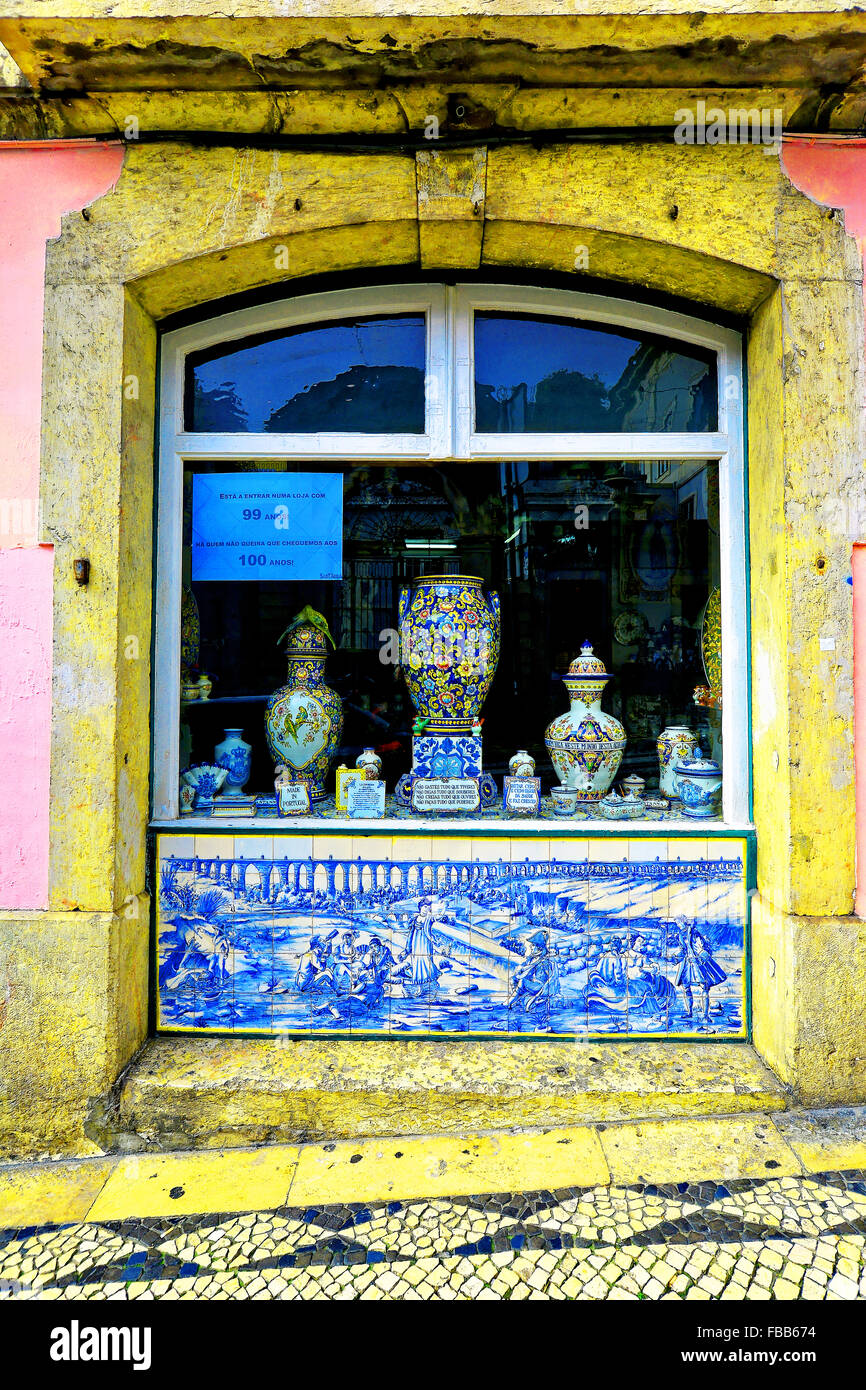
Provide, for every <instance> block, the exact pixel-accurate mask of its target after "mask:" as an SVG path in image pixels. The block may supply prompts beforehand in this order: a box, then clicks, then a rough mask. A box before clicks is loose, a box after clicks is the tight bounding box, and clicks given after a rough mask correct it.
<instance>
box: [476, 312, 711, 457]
mask: <svg viewBox="0 0 866 1390" xmlns="http://www.w3.org/2000/svg"><path fill="white" fill-rule="evenodd" d="M717 420H718V387H717V383H716V359H715V354H714V353H712V352H704V351H703V350H702V349H700V348H696V347H689V348H688V349H686V348H685V347H684V346H683V344H681V343H675V342H671V341H669V340H667V339H665V338H657V337H653V336H651V335H648V334H640V335H638V334H635V333H629V332H628V331H626V330H623V329H621V328H619V329H607V328H604V327H602V326H600V325H598V324H585V323H578V322H576V321H575V320H572V319H563V318H537V317H533V316H531V315H529V314H506V313H502V314H500V313H476V315H475V430H476V432H477V433H479V434H481V433H495V434H514V433H518V434H519V433H556V432H561V433H572V432H574V433H577V432H586V431H605V432H611V433H620V432H623V431H632V432H635V433H638V432H642V431H645V432H649V431H657V430H668V431H677V432H681V433H682V432H687V431H697V430H714V429H716V428H717Z"/></svg>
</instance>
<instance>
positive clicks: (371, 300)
mask: <svg viewBox="0 0 866 1390" xmlns="http://www.w3.org/2000/svg"><path fill="white" fill-rule="evenodd" d="M476 310H499V311H502V312H511V313H520V314H540V315H543V316H545V317H551V316H556V317H562V318H566V319H581V320H583V321H584V322H587V323H598V324H603V325H606V326H610V327H618V328H623V329H626V330H634V331H635V332H638V333H653V334H657V335H661V336H663V337H666V338H670V339H673V340H676V341H678V342H681V343H683V344H684V345H694V346H697V347H702V348H705V349H709V350H710V351H711V352H714V353H715V354H716V361H717V375H718V400H719V418H718V429H717V430H715V431H712V432H709V431H705V432H701V433H693V434H682V433H680V434H672V433H663V432H653V433H632V434H627V433H619V434H612V433H611V434H607V433H573V434H523V433H520V434H518V433H514V434H478V433H476V432H475V430H474V385H475V368H474V352H473V341H474V332H473V315H474V313H475V311H476ZM419 311H421V312H423V313H424V314H425V315H426V316H427V350H426V390H425V401H426V406H425V432H424V434H423V435H413V434H387V435H382V434H360V433H351V434H350V433H336V432H326V431H322V432H319V433H316V434H254V433H244V434H229V433H226V434H218V433H213V434H204V433H189V432H187V431H186V430H185V428H184V423H185V422H184V418H183V408H184V372H185V365H186V358H187V356H188V354H190V353H192V352H198V351H200V350H201V349H204V348H209V347H215V346H216V345H218V344H219V343H226V344H229V343H231V342H232V341H233V340H238V339H243V338H247V337H250V336H251V335H254V334H259V333H267V332H269V331H271V330H279V329H280V328H291V327H299V326H301V325H303V324H309V325H310V326H311V327H312V326H313V325H314V324H316V323H322V322H325V321H327V320H328V319H343V318H351V317H354V316H356V315H365V314H370V315H374V314H378V313H382V314H399V313H411V312H419ZM743 399H744V396H743V373H742V339H741V337H740V334H739V333H737V332H735V331H734V330H732V329H729V328H723V327H720V326H719V325H716V324H710V323H706V322H705V321H704V320H702V319H697V318H691V317H690V316H688V315H685V314H680V313H674V312H672V311H670V310H667V309H660V308H656V307H654V306H651V305H642V304H635V303H634V302H633V301H631V300H625V299H613V298H610V297H608V296H602V295H592V294H585V293H583V292H580V291H570V290H546V289H534V288H527V287H525V286H519V285H490V284H483V285H473V284H462V285H459V286H445V285H441V284H427V285H424V284H421V285H411V284H410V285H391V286H382V287H370V288H367V289H360V290H334V291H330V292H327V293H324V294H311V295H301V296H298V297H297V298H295V299H291V300H284V301H283V300H281V301H279V302H277V303H271V304H267V305H262V306H259V307H256V308H251V309H241V310H237V311H235V312H233V313H229V314H221V315H220V316H219V317H217V318H213V319H208V320H206V321H204V322H201V323H197V324H192V325H189V326H187V327H185V328H179V329H176V330H174V331H172V332H169V333H166V334H165V335H164V337H163V338H162V342H161V366H160V407H161V420H160V431H159V483H158V496H157V546H156V586H155V587H156V594H155V640H154V668H155V679H154V735H153V736H154V756H153V823H154V824H156V825H159V826H160V827H162V828H165V827H168V826H172V827H180V826H186V827H188V828H190V829H194V828H200V827H201V825H202V824H204V822H202V821H200V820H199V819H198V818H196V817H189V816H184V817H183V818H181V817H180V814H179V804H178V782H179V776H180V761H179V734H180V728H179V719H178V708H179V699H180V639H179V634H180V612H181V594H182V578H181V561H182V524H183V470H184V464H185V463H187V462H194V461H196V460H203V459H220V460H225V461H226V463H231V462H232V460H235V459H237V460H247V459H256V460H261V461H267V460H274V461H277V460H280V461H281V460H285V459H291V460H292V461H304V460H316V459H319V460H325V459H327V460H343V459H345V460H347V461H348V460H353V459H381V460H383V461H389V460H393V461H400V460H403V461H405V462H410V461H412V460H414V459H431V460H435V459H452V458H453V459H455V460H458V461H466V462H470V461H472V460H482V459H483V460H499V459H527V460H534V459H543V460H548V461H551V462H553V461H557V460H561V461H563V462H567V461H570V460H571V461H574V460H584V459H585V460H594V459H608V458H609V459H623V460H626V459H700V460H707V461H708V462H717V463H718V465H719V521H720V560H721V590H722V596H723V600H722V685H723V689H724V692H725V701H724V706H723V709H722V742H723V747H724V759H725V777H724V783H723V805H722V821H721V822H715V821H714V822H703V824H704V825H706V826H707V829H708V830H709V829H710V827H711V826H718V827H720V828H724V829H732V828H733V829H737V830H739V829H747V828H749V827H750V824H751V823H750V819H749V807H750V720H749V705H748V691H749V681H748V652H749V646H748V599H747V572H746V529H745V526H746V523H745V518H746V477H745V453H744V436H743ZM583 635H584V634H583V633H582V632H577V631H576V632H575V634H574V636H575V642H577V641H578V640H579V639H580V638H581V637H582V636H583ZM262 822H263V818H261V817H257V818H256V819H255V821H253V822H252V824H253V825H259V826H260V825H261V824H262ZM309 823H310V824H311V825H317V826H318V825H321V824H322V822H320V821H319V820H317V819H316V818H315V817H312V818H311V819H310V822H309ZM207 824H208V825H213V824H214V822H213V821H208V822H207ZM219 824H220V825H221V826H224V827H226V828H227V829H230V828H239V827H240V826H242V825H243V826H247V827H248V826H249V825H250V822H249V821H248V820H247V821H243V822H241V821H238V822H237V825H235V822H234V821H230V820H221V821H220V822H219ZM281 824H285V822H281ZM292 824H293V825H298V823H297V822H296V821H293V822H292ZM376 824H377V826H378V827H379V828H381V829H383V830H386V829H389V828H392V823H391V822H390V821H379V822H377V823H376ZM405 824H406V822H405V821H394V822H393V826H403V827H405ZM611 824H612V823H611V822H609V821H598V822H587V821H582V822H580V825H581V826H589V825H594V826H596V825H597V826H598V827H599V828H600V827H610V826H611ZM613 824H615V825H616V827H617V828H618V829H619V830H622V829H623V827H624V826H626V827H627V826H628V825H629V824H633V825H634V828H635V829H638V828H639V829H640V830H641V831H644V832H645V831H647V830H651V829H653V828H656V829H658V830H659V831H660V832H662V833H665V834H671V835H676V833H677V828H678V826H677V824H671V823H670V822H659V823H657V824H656V823H651V822H648V821H635V822H622V821H619V822H615V823H613ZM694 824H701V823H700V822H695V823H694ZM483 825H484V826H485V827H489V825H490V822H488V821H484V822H483ZM298 828H301V827H300V826H298ZM431 828H432V823H431ZM526 829H528V823H526V822H523V823H522V825H521V833H525V830H526ZM578 833H579V832H578Z"/></svg>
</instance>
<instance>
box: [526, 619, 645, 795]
mask: <svg viewBox="0 0 866 1390" xmlns="http://www.w3.org/2000/svg"><path fill="white" fill-rule="evenodd" d="M562 679H563V684H564V686H565V688H566V690H567V691H568V695H569V698H570V700H571V709H570V710H569V711H568V713H567V714H561V715H559V717H558V718H556V719H554V721H553V723H552V724H550V725H549V726H548V729H547V732H546V733H545V735H544V743H545V746H546V748H547V751H548V753H549V754H550V761H551V762H552V763H553V766H554V768H555V770H556V773H557V776H558V777H559V780H560V782H561V783H562V785H563V786H564V787H571V788H573V789H574V790H575V791H576V792H577V799H578V802H581V803H586V802H590V803H592V802H597V801H600V800H601V798H602V797H603V796H604V795H605V794H606V793H607V792H609V791H610V788H611V786H612V784H613V779H614V777H615V776H616V774H617V770H618V768H619V765H620V763H621V762H622V755H623V750H624V749H625V745H626V736H625V730H624V728H623V727H622V725H621V724H620V722H619V720H618V719H614V717H613V715H612V714H607V713H606V712H605V711H604V710H603V709H602V707H601V697H602V695H603V694H604V688H605V686H606V684H607V682H608V681H609V680H611V679H612V677H611V676H609V675H608V673H607V670H606V668H605V665H604V662H603V661H600V660H599V658H598V657H597V656H595V654H594V653H593V650H592V647H591V646H590V644H589V642H584V644H583V646H582V647H581V649H580V656H578V657H576V658H575V660H574V661H573V662H572V663H571V665H570V666H569V668H568V673H567V675H565V676H563V678H562Z"/></svg>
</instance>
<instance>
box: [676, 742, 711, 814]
mask: <svg viewBox="0 0 866 1390" xmlns="http://www.w3.org/2000/svg"><path fill="white" fill-rule="evenodd" d="M674 771H675V772H676V774H677V783H678V786H679V792H680V797H681V798H682V803H683V815H684V816H690V817H691V818H692V819H694V820H711V819H712V818H713V817H715V816H717V815H718V814H719V808H720V804H721V797H722V769H721V768H720V767H719V764H718V763H717V762H715V761H714V759H712V758H705V757H704V755H703V753H702V752H701V750H700V748H695V751H694V754H693V756H692V757H690V758H683V760H682V761H681V762H678V763H677V764H676V765H675V768H674Z"/></svg>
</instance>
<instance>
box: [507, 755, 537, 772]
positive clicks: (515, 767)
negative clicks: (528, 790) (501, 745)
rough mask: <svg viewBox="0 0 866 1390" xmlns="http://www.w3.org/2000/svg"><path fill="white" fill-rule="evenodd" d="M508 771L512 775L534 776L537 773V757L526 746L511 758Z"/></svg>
mask: <svg viewBox="0 0 866 1390" xmlns="http://www.w3.org/2000/svg"><path fill="white" fill-rule="evenodd" d="M508 771H509V772H510V773H511V776H512V777H532V776H534V775H535V759H534V758H533V756H532V754H531V753H527V751H526V749H525V748H521V749H519V751H518V752H517V753H515V754H514V757H513V758H509V760H508Z"/></svg>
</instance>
